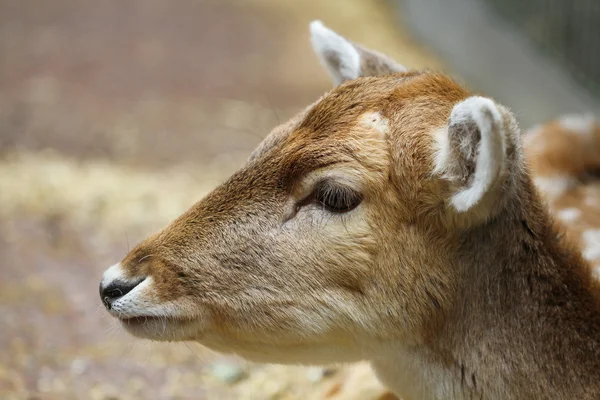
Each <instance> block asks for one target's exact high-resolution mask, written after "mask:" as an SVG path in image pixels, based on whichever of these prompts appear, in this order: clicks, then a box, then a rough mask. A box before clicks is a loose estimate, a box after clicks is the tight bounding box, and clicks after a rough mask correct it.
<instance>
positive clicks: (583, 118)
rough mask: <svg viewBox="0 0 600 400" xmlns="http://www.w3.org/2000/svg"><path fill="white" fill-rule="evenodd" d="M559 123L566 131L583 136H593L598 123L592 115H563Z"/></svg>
mask: <svg viewBox="0 0 600 400" xmlns="http://www.w3.org/2000/svg"><path fill="white" fill-rule="evenodd" d="M558 121H559V123H560V125H561V126H562V127H563V128H564V129H566V130H568V131H571V132H573V133H576V134H578V135H582V136H584V135H591V134H592V132H593V130H594V124H595V123H596V119H595V118H594V116H593V115H591V114H584V115H563V116H562V117H561V118H560V119H559V120H558Z"/></svg>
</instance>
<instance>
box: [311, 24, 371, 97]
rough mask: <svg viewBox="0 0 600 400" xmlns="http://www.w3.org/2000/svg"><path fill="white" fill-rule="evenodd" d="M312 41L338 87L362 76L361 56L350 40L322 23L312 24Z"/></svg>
mask: <svg viewBox="0 0 600 400" xmlns="http://www.w3.org/2000/svg"><path fill="white" fill-rule="evenodd" d="M310 39H311V42H312V46H313V49H314V51H315V53H317V55H318V56H319V59H320V60H321V62H322V63H323V65H324V66H325V67H326V68H327V71H328V72H329V75H330V76H331V79H333V81H334V83H335V84H336V85H339V84H341V83H342V82H344V81H347V80H352V79H356V78H358V77H359V76H360V54H359V53H358V50H357V49H356V48H355V47H354V45H353V44H352V43H350V42H349V41H348V40H346V39H344V38H343V37H342V36H341V35H338V34H337V33H335V32H334V31H332V30H331V29H329V28H327V27H326V26H325V25H323V23H322V22H321V21H313V22H311V23H310Z"/></svg>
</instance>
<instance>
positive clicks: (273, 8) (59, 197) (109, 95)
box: [0, 0, 439, 400]
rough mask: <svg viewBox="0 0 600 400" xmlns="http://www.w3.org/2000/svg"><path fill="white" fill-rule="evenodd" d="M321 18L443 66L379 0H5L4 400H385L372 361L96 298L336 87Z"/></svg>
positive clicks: (410, 59)
mask: <svg viewBox="0 0 600 400" xmlns="http://www.w3.org/2000/svg"><path fill="white" fill-rule="evenodd" d="M315 18H318V19H322V20H323V21H324V22H325V23H327V24H328V25H330V26H332V27H333V28H335V29H337V30H339V31H341V32H344V33H345V34H347V35H348V36H350V37H352V38H353V39H355V40H357V41H361V42H363V43H365V44H367V45H371V46H374V47H377V48H378V49H380V50H383V51H386V52H388V53H390V54H391V55H393V56H395V57H396V58H397V59H398V60H400V61H401V62H403V63H404V64H406V65H408V66H410V67H417V68H418V67H424V66H428V67H438V66H439V64H438V63H437V62H436V61H435V60H434V59H433V58H432V57H431V56H430V55H429V54H427V52H425V51H424V50H423V49H421V48H420V47H419V46H418V45H417V44H415V43H414V42H413V41H412V40H411V38H410V37H409V36H408V35H407V33H406V32H403V31H402V30H401V29H400V28H399V27H398V24H397V21H396V20H395V19H394V18H395V17H394V15H393V14H392V12H391V10H390V9H389V8H388V6H387V4H386V3H385V2H383V1H368V0H328V1H319V0H309V1H298V0H294V1H292V0H247V1H235V0H228V1H225V0H221V1H219V0H212V1H211V0H204V1H201V0H196V1H193V0H179V1H172V2H166V1H161V0H130V1H121V0H104V1H92V0H53V1H45V0H29V1H17V0H0V398H2V399H7V400H8V399H106V400H108V399H113V400H116V399H318V398H331V399H391V398H392V397H390V396H389V395H386V394H385V391H384V390H383V389H382V388H381V386H380V385H379V384H378V383H377V382H376V380H375V379H374V377H373V376H372V374H371V372H370V371H369V370H368V368H366V367H365V366H361V365H359V366H352V367H345V368H331V369H315V368H300V367H282V366H265V365H253V364H248V363H245V362H242V361H240V360H237V359H231V358H225V357H223V356H220V355H217V354H214V353H211V352H209V351H207V350H205V349H203V348H202V347H201V346H200V345H198V344H194V343H187V344H160V343H151V342H144V341H140V340H134V339H132V338H130V337H128V336H127V335H126V334H124V333H122V332H121V331H120V329H119V328H118V326H117V324H116V323H115V322H114V321H113V320H111V318H109V316H108V315H107V313H106V312H105V311H104V310H103V309H102V306H101V304H100V300H99V297H98V294H97V287H98V282H99V278H100V276H101V273H102V271H103V270H104V269H105V268H106V267H108V266H109V265H111V264H113V263H114V262H117V261H118V260H119V259H121V258H122V257H123V256H124V255H125V254H126V252H127V250H128V249H129V248H130V247H132V246H133V245H134V244H135V243H136V242H138V241H139V240H141V239H143V238H144V237H145V236H146V235H148V234H150V233H152V232H153V231H155V230H156V229H158V228H160V227H161V226H163V225H164V224H166V223H167V222H168V221H170V220H171V219H173V218H175V217H176V216H177V215H179V214H180V213H181V212H183V211H184V210H185V209H186V208H187V207H189V206H190V205H192V204H193V203H194V202H195V201H196V200H198V199H200V198H201V197H202V196H203V194H205V193H206V192H207V191H209V190H210V189H211V188H212V187H214V186H215V185H216V184H217V183H218V182H220V181H221V180H223V179H224V178H225V177H226V176H227V175H228V174H230V173H231V172H232V171H234V170H235V169H236V168H237V167H238V166H239V165H241V163H243V162H244V160H245V158H246V157H247V156H248V155H249V153H250V151H251V150H252V149H253V148H254V146H255V145H256V144H258V143H259V141H260V140H261V138H262V137H264V136H265V135H266V134H267V133H268V132H269V130H270V129H271V128H272V127H273V126H275V125H276V124H277V123H278V122H279V121H282V120H284V119H285V118H287V117H289V116H290V115H292V114H293V113H294V112H296V111H298V110H299V109H300V108H301V107H302V106H304V105H306V104H307V103H309V102H311V101H313V100H314V99H315V98H317V96H319V95H320V94H322V93H323V92H324V91H325V90H327V89H328V88H329V87H330V83H329V81H328V77H327V75H326V73H325V72H324V71H323V70H322V68H321V67H320V65H319V64H318V62H317V60H316V58H315V57H314V56H313V54H312V52H311V49H310V45H309V40H308V31H307V26H308V22H309V21H310V20H312V19H315Z"/></svg>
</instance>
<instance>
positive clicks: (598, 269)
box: [592, 265, 600, 280]
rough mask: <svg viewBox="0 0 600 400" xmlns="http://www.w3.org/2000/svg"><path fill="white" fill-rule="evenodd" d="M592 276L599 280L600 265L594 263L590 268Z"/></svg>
mask: <svg viewBox="0 0 600 400" xmlns="http://www.w3.org/2000/svg"><path fill="white" fill-rule="evenodd" d="M592 278H594V279H597V280H600V265H594V267H593V268H592Z"/></svg>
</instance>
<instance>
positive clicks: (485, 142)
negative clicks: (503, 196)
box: [450, 96, 506, 212]
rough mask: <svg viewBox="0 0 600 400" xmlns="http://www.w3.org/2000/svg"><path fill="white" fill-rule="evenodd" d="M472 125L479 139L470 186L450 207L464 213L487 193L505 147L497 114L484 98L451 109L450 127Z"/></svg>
mask: <svg viewBox="0 0 600 400" xmlns="http://www.w3.org/2000/svg"><path fill="white" fill-rule="evenodd" d="M470 121H474V122H475V124H476V125H477V127H478V129H479V131H480V134H481V139H480V141H479V143H478V145H477V155H476V160H475V172H474V176H473V180H472V182H471V184H470V186H467V187H465V188H463V189H462V190H460V191H459V192H458V193H456V194H454V196H452V200H451V202H452V205H454V208H456V210H457V211H459V212H464V211H467V210H469V209H470V208H472V207H473V206H474V205H476V204H477V203H478V202H479V200H481V198H482V197H483V196H484V195H485V193H487V191H488V190H489V189H490V187H491V186H492V184H493V183H494V181H495V180H496V179H497V177H498V175H499V174H500V171H501V169H502V167H503V164H504V157H505V154H506V149H505V147H506V144H505V139H504V132H503V129H504V127H503V125H504V124H503V121H502V114H500V110H499V109H498V107H497V106H496V104H494V102H493V101H492V100H490V99H487V98H485V97H479V96H473V97H469V98H468V99H466V100H464V101H462V102H460V103H458V104H457V105H456V106H454V109H453V110H452V113H451V114H450V125H454V124H461V123H463V122H464V123H468V122H470Z"/></svg>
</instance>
